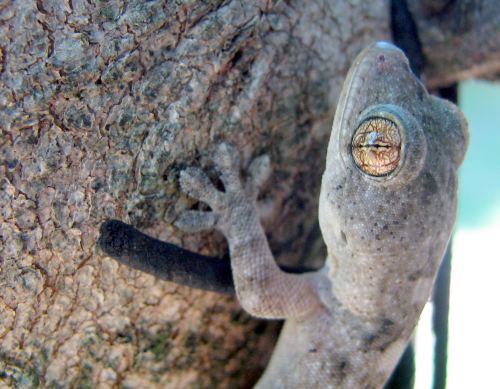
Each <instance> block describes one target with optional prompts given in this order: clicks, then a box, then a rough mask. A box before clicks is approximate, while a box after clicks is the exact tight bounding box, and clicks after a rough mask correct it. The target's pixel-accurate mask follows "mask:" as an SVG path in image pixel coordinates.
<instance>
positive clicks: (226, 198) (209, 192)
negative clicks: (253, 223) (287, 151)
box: [175, 143, 271, 235]
mask: <svg viewBox="0 0 500 389" xmlns="http://www.w3.org/2000/svg"><path fill="white" fill-rule="evenodd" d="M213 160H214V164H215V167H216V169H217V171H218V172H219V174H220V180H221V181H222V184H223V185H224V191H220V190H218V189H217V188H216V187H215V186H214V184H213V183H212V182H211V181H210V179H209V178H208V176H207V175H206V174H205V173H204V172H203V170H201V169H200V168H195V167H190V168H187V169H186V170H184V171H182V172H181V176H180V184H181V189H182V191H183V192H185V193H187V194H188V195H189V196H191V197H193V198H194V199H197V200H200V201H202V202H204V203H206V204H207V205H208V206H209V207H210V208H211V211H194V210H187V211H184V212H182V213H181V215H180V216H179V218H178V219H177V220H176V222H175V225H176V226H177V227H178V228H180V229H182V230H184V231H187V232H195V231H202V230H207V229H212V228H217V229H219V230H221V231H222V232H223V233H225V234H226V235H227V234H228V233H229V232H230V230H231V226H234V225H238V224H241V218H242V217H243V218H245V217H246V218H247V217H249V216H250V215H254V214H256V211H255V204H256V199H257V195H258V192H259V190H260V188H261V186H262V185H263V183H264V182H265V181H266V180H267V178H268V177H269V175H270V171H271V169H270V160H269V157H268V156H267V155H263V156H260V157H257V158H256V159H254V160H253V161H252V163H251V164H250V166H249V168H248V174H249V177H248V178H247V180H245V182H242V180H241V178H240V158H239V154H238V152H237V150H236V149H235V148H234V147H233V146H231V145H228V144H227V143H222V144H220V145H219V146H218V147H217V149H216V151H215V153H214V157H213Z"/></svg>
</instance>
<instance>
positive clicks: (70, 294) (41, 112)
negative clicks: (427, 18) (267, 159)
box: [0, 0, 500, 388]
mask: <svg viewBox="0 0 500 389" xmlns="http://www.w3.org/2000/svg"><path fill="white" fill-rule="evenodd" d="M492 3H493V1H492ZM498 14H499V13H498V12H497V15H498ZM389 19H390V18H389V4H388V2H387V1H383V0H380V1H375V2H364V1H360V2H357V1H356V2H355V1H352V2H350V3H348V2H345V1H334V0H331V1H328V0H318V1H310V2H307V6H305V5H304V3H302V2H299V1H297V2H294V1H292V2H285V1H277V2H272V1H246V2H245V1H243V2H239V1H230V0H229V1H206V2H196V1H195V2H192V1H175V2H174V1H168V2H162V1H148V2H144V1H139V0H137V1H135V0H134V1H128V2H126V3H122V2H114V1H85V0H72V1H61V2H57V1H51V0H37V1H29V0H27V1H17V2H9V1H6V2H3V3H1V2H0V21H1V22H0V29H1V37H2V39H1V41H0V106H1V110H0V146H1V158H0V162H1V164H0V207H1V208H0V209H1V213H0V228H1V232H0V237H1V240H0V252H1V259H0V265H1V270H0V384H1V383H2V381H3V383H4V384H6V385H7V386H15V387H36V386H43V387H69V386H72V387H102V388H106V387H122V386H123V387H130V388H146V387H148V388H154V387H161V388H213V387H218V388H246V387H250V386H251V385H252V384H253V383H254V382H255V380H256V379H257V378H258V377H259V375H260V373H261V371H262V369H263V368H264V366H265V364H266V362H267V359H268V358H269V356H270V353H271V351H272V348H273V343H274V340H275V338H276V334H277V332H278V329H279V327H280V324H279V323H277V322H266V321H260V320H256V319H253V318H250V317H249V316H248V315H247V314H245V313H244V312H242V310H241V308H240V307H239V305H238V303H237V301H236V300H235V299H233V298H230V297H221V296H220V295H217V294H215V293H210V292H201V291H196V290H192V289H190V288H187V287H183V286H178V285H175V284H173V283H169V282H164V281H159V280H155V279H154V278H153V277H152V276H150V275H146V274H142V273H139V272H137V271H134V270H131V269H129V268H127V267H125V266H121V265H119V264H118V263H117V262H115V261H114V260H112V259H110V258H108V257H106V256H104V255H103V254H102V253H100V252H99V251H98V250H97V249H96V248H95V244H96V240H97V238H98V230H99V226H100V224H101V223H102V222H103V221H105V220H107V219H110V218H116V219H120V220H123V221H126V222H128V223H130V224H133V225H134V226H136V227H138V228H140V229H141V230H143V231H144V232H147V233H148V234H150V235H153V236H156V237H158V238H159V239H161V240H166V241H169V242H172V243H175V244H178V245H180V246H183V247H186V248H188V249H190V250H193V251H197V252H200V253H203V254H208V255H222V254H223V253H225V251H226V244H225V242H224V240H223V238H222V237H221V235H219V234H216V233H204V234H197V235H185V234H183V233H181V232H180V231H179V230H177V229H176V228H175V227H174V226H173V221H174V220H175V218H176V216H177V215H178V213H179V211H181V210H182V209H185V208H186V207H188V206H192V205H193V204H192V203H191V202H190V201H191V200H189V199H188V198H187V197H186V196H184V195H182V194H181V193H180V190H179V184H178V173H179V171H180V170H182V169H183V168H184V167H186V166H189V165H199V166H202V167H203V168H204V169H208V170H210V169H211V163H210V152H211V149H212V147H213V146H214V145H215V144H217V143H219V142H220V141H222V140H224V141H229V142H231V143H233V144H235V145H236V146H237V147H238V149H239V150H241V152H242V168H243V170H244V168H245V166H246V165H247V164H248V163H249V161H250V160H251V158H252V157H255V156H257V155H259V154H261V153H264V152H265V153H268V154H270V156H271V161H272V167H273V175H272V178H271V180H270V182H269V183H268V185H267V186H266V188H265V190H264V193H263V196H264V200H266V201H265V202H266V204H267V206H266V208H265V209H266V214H265V218H264V220H263V223H264V226H265V228H266V231H267V232H268V237H269V240H270V243H271V247H272V249H273V252H274V253H275V255H276V257H277V260H278V261H279V262H280V263H281V264H288V265H294V264H299V263H304V261H309V263H311V261H318V260H321V255H320V254H319V253H321V252H322V249H321V246H320V245H319V244H318V243H317V242H318V234H319V232H318V228H317V222H316V220H317V217H316V216H317V210H316V208H317V198H318V191H319V184H320V179H321V173H322V169H323V164H324V162H323V161H324V157H325V154H326V144H327V141H328V137H329V131H330V126H331V119H332V117H333V113H334V109H335V106H336V103H337V100H338V95H339V92H340V87H341V84H342V82H343V79H344V76H345V74H346V72H347V69H348V67H349V65H350V64H351V61H352V60H353V58H354V57H355V55H356V54H357V53H358V52H359V51H360V50H361V49H362V48H363V47H365V46H366V45H367V44H369V43H370V42H373V41H374V40H380V39H384V40H390V32H389V31H390V29H389ZM417 24H418V23H417ZM499 40H500V39H499V33H498V29H497V33H496V41H499ZM423 44H424V49H425V42H423ZM441 50H443V51H446V50H448V51H452V50H455V48H453V47H451V48H449V49H447V46H446V41H445V42H444V43H443V46H442V49H441ZM477 50H479V48H477ZM497 54H498V53H497ZM497 57H498V56H497ZM493 60H495V61H496V59H495V58H493ZM493 60H492V61H493ZM459 65H460V64H458V70H456V71H455V73H454V74H464V73H463V72H465V71H466V70H467V69H468V68H470V67H471V65H470V63H469V62H467V61H464V66H462V67H460V66H459ZM492 68H494V66H493V67H490V68H489V69H488V70H489V71H491V69H492ZM424 72H425V69H424ZM460 72H462V73H460ZM433 74H434V73H433ZM436 74H438V73H436ZM438 75H439V74H438ZM448 76H449V75H448ZM448 76H447V77H446V80H445V81H446V82H448V79H449V77H448ZM436 77H437V78H436ZM436 77H435V78H433V80H438V78H439V77H438V76H436ZM437 84H439V82H437V81H436V82H434V85H437ZM318 258H319V259H318Z"/></svg>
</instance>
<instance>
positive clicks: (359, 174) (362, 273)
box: [319, 42, 468, 319]
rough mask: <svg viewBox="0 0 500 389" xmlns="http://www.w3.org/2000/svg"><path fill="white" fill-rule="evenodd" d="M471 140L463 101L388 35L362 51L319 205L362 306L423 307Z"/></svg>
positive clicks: (350, 299) (344, 275) (339, 280)
mask: <svg viewBox="0 0 500 389" xmlns="http://www.w3.org/2000/svg"><path fill="white" fill-rule="evenodd" d="M467 141H468V130H467V124H466V122H465V119H464V118H463V115H462V114H461V113H460V111H459V110H458V108H456V107H455V106H454V105H453V104H451V103H449V102H447V101H445V100H442V99H439V98H437V97H434V96H431V95H429V94H428V92H427V91H426V89H425V87H424V86H423V85H422V84H421V83H420V81H419V80H418V78H417V77H416V76H415V75H414V74H413V73H412V71H411V69H410V67H409V64H408V60H407V58H406V57H405V55H404V53H403V52H402V51H401V50H400V49H398V48H397V47H396V46H394V45H392V44H390V43H385V42H384V43H377V44H374V45H371V46H369V47H368V48H366V49H365V50H364V51H363V52H361V54H359V56H358V57H357V58H356V60H355V62H354V64H353V65H352V67H351V69H350V71H349V74H348V76H347V78H346V81H345V83H344V87H343V89H342V93H341V96H340V100H339V104H338V106H337V112H336V114H335V120H334V124H333V128H332V133H331V138H330V143H329V146H328V157H327V161H326V169H325V172H324V174H323V180H322V188H321V196H320V207H319V219H320V226H321V230H322V233H323V237H324V240H325V243H326V245H327V248H328V257H329V260H330V261H331V264H330V265H331V268H332V273H331V278H332V282H333V290H334V293H335V294H336V297H337V298H338V299H339V300H340V301H341V302H342V303H343V304H344V305H345V306H346V307H347V308H348V309H349V310H351V311H352V312H353V313H355V314H357V315H360V316H364V317H379V316H380V317H382V316H383V317H388V316H392V317H393V318H395V319H398V318H401V317H402V316H405V315H407V314H408V312H409V311H408V310H410V311H412V312H417V311H418V312H419V311H420V309H421V308H422V306H423V304H424V303H425V301H426V299H427V297H428V294H429V293H430V288H431V285H432V280H433V278H434V276H435V272H436V271H437V268H438V265H439V263H440V260H441V258H442V256H443V253H444V250H445V248H446V245H447V243H448V240H449V237H450V233H451V229H452V226H453V224H454V220H455V211H456V181H457V180H456V171H457V168H458V166H459V165H460V163H461V162H462V160H463V157H464V153H465V150H466V147H467ZM422 285H426V287H425V288H422ZM422 289H424V290H422Z"/></svg>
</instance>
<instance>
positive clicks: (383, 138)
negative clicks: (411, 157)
mask: <svg viewBox="0 0 500 389" xmlns="http://www.w3.org/2000/svg"><path fill="white" fill-rule="evenodd" d="M351 152H352V156H353V158H354V162H355V163H356V165H357V166H358V167H359V168H360V169H361V171H363V172H364V173H366V174H369V175H371V176H375V177H382V176H386V175H388V174H390V173H392V172H393V171H394V170H395V169H396V167H397V166H398V164H399V161H400V159H401V134H400V131H399V128H398V126H397V125H396V123H394V122H393V121H391V120H389V119H386V118H382V117H372V118H369V119H366V120H365V121H363V122H362V123H361V124H360V125H359V127H358V128H357V129H356V132H355V133H354V136H353V138H352V144H351Z"/></svg>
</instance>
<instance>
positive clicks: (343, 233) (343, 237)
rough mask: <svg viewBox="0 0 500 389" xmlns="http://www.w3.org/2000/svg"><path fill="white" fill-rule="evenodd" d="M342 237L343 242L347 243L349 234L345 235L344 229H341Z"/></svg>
mask: <svg viewBox="0 0 500 389" xmlns="http://www.w3.org/2000/svg"><path fill="white" fill-rule="evenodd" d="M340 238H341V239H342V242H344V243H345V244H347V236H346V235H345V232H344V231H342V230H341V231H340Z"/></svg>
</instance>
